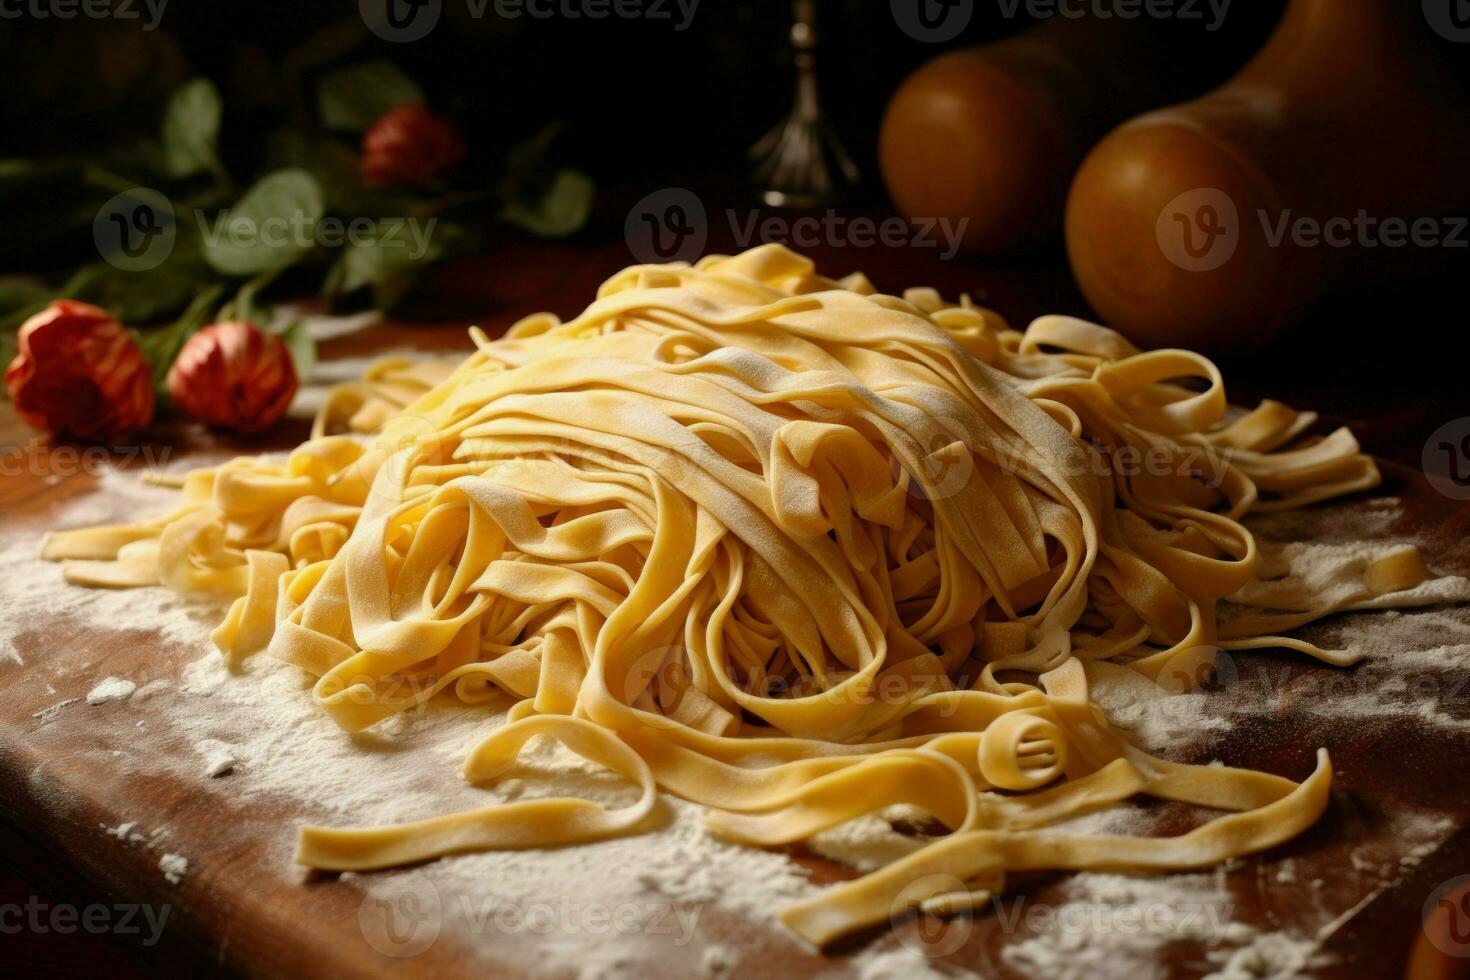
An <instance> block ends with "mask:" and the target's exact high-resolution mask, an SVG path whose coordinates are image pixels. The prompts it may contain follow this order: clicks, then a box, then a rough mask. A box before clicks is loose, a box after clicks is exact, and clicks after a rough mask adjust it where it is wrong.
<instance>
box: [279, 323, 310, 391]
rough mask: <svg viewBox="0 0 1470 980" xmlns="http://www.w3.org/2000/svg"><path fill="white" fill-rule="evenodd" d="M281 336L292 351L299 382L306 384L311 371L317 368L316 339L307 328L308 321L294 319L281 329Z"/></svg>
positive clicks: (293, 364) (292, 362) (287, 347)
mask: <svg viewBox="0 0 1470 980" xmlns="http://www.w3.org/2000/svg"><path fill="white" fill-rule="evenodd" d="M280 337H281V340H282V341H284V342H285V344H286V349H287V350H289V351H290V352H291V364H292V366H293V367H295V368H296V381H297V383H298V384H303V385H304V384H306V383H307V382H308V381H310V380H311V372H312V371H313V370H314V369H315V368H316V340H315V339H313V338H312V336H311V332H310V331H309V330H307V329H306V321H305V320H292V321H291V324H290V325H289V326H287V327H286V329H285V330H282V331H281V333H280Z"/></svg>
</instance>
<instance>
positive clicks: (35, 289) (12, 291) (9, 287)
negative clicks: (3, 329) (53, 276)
mask: <svg viewBox="0 0 1470 980" xmlns="http://www.w3.org/2000/svg"><path fill="white" fill-rule="evenodd" d="M55 295H56V290H54V289H52V288H51V287H50V286H48V285H46V284H45V283H44V282H42V281H41V280H39V279H36V278H34V277H32V276H0V315H5V316H8V315H10V314H12V313H15V312H16V311H18V310H24V309H29V308H30V307H32V306H35V305H36V304H37V303H40V304H43V305H44V304H45V303H48V302H50V301H51V299H52V297H54V296H55Z"/></svg>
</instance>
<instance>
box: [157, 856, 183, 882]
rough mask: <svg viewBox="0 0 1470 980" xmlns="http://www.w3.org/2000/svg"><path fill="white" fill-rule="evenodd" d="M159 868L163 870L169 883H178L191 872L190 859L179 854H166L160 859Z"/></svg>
mask: <svg viewBox="0 0 1470 980" xmlns="http://www.w3.org/2000/svg"><path fill="white" fill-rule="evenodd" d="M158 870H159V871H162V872H163V876H164V877H165V878H167V879H168V881H169V884H172V885H177V884H178V883H179V882H181V881H183V880H184V875H186V874H188V873H189V859H188V858H186V857H181V856H180V855H178V854H165V855H164V856H163V857H161V858H159V859H158Z"/></svg>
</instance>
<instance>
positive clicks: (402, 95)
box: [316, 61, 424, 133]
mask: <svg viewBox="0 0 1470 980" xmlns="http://www.w3.org/2000/svg"><path fill="white" fill-rule="evenodd" d="M423 101H424V93H423V90H422V89H420V88H419V87H418V85H416V84H415V83H414V81H413V79H411V78H409V77H408V76H407V75H405V74H404V73H403V72H402V71H400V70H399V69H398V67H397V66H396V65H394V64H393V63H392V62H391V61H370V62H368V63H367V64H362V65H353V66H351V67H348V68H342V69H339V70H337V71H334V72H332V73H331V74H329V75H326V76H324V77H323V78H322V80H321V81H320V82H318V83H317V89H316V103H317V111H318V112H320V113H321V117H322V124H323V125H325V126H326V127H327V128H328V129H341V130H346V131H348V132H355V133H359V132H362V131H363V130H365V129H367V128H368V127H369V126H371V125H372V124H373V123H374V122H376V121H377V120H378V118H379V117H380V116H382V115H383V113H385V112H387V111H388V110H390V109H396V108H398V107H399V106H401V105H421V104H422V103H423Z"/></svg>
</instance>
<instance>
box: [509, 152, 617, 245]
mask: <svg viewBox="0 0 1470 980" xmlns="http://www.w3.org/2000/svg"><path fill="white" fill-rule="evenodd" d="M594 189H595V187H594V184H593V183H592V178H591V177H588V176H587V175H586V174H584V173H582V171H580V170H573V169H571V168H570V167H564V168H562V169H561V170H558V171H557V172H556V176H555V177H553V178H552V181H551V186H550V187H548V188H547V189H546V191H545V193H543V194H542V195H541V197H540V198H539V199H538V200H535V201H520V200H511V201H507V202H506V204H505V206H504V207H503V208H501V210H500V217H501V219H502V220H504V221H508V222H510V223H511V224H513V225H517V226H518V227H521V228H524V229H526V230H527V231H529V232H531V233H532V234H533V235H540V236H541V237H542V238H562V237H565V236H567V235H570V234H572V233H573V232H575V231H578V230H580V229H581V227H582V226H583V225H584V224H586V223H587V216H588V214H590V213H591V211H592V194H593V191H594Z"/></svg>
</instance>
